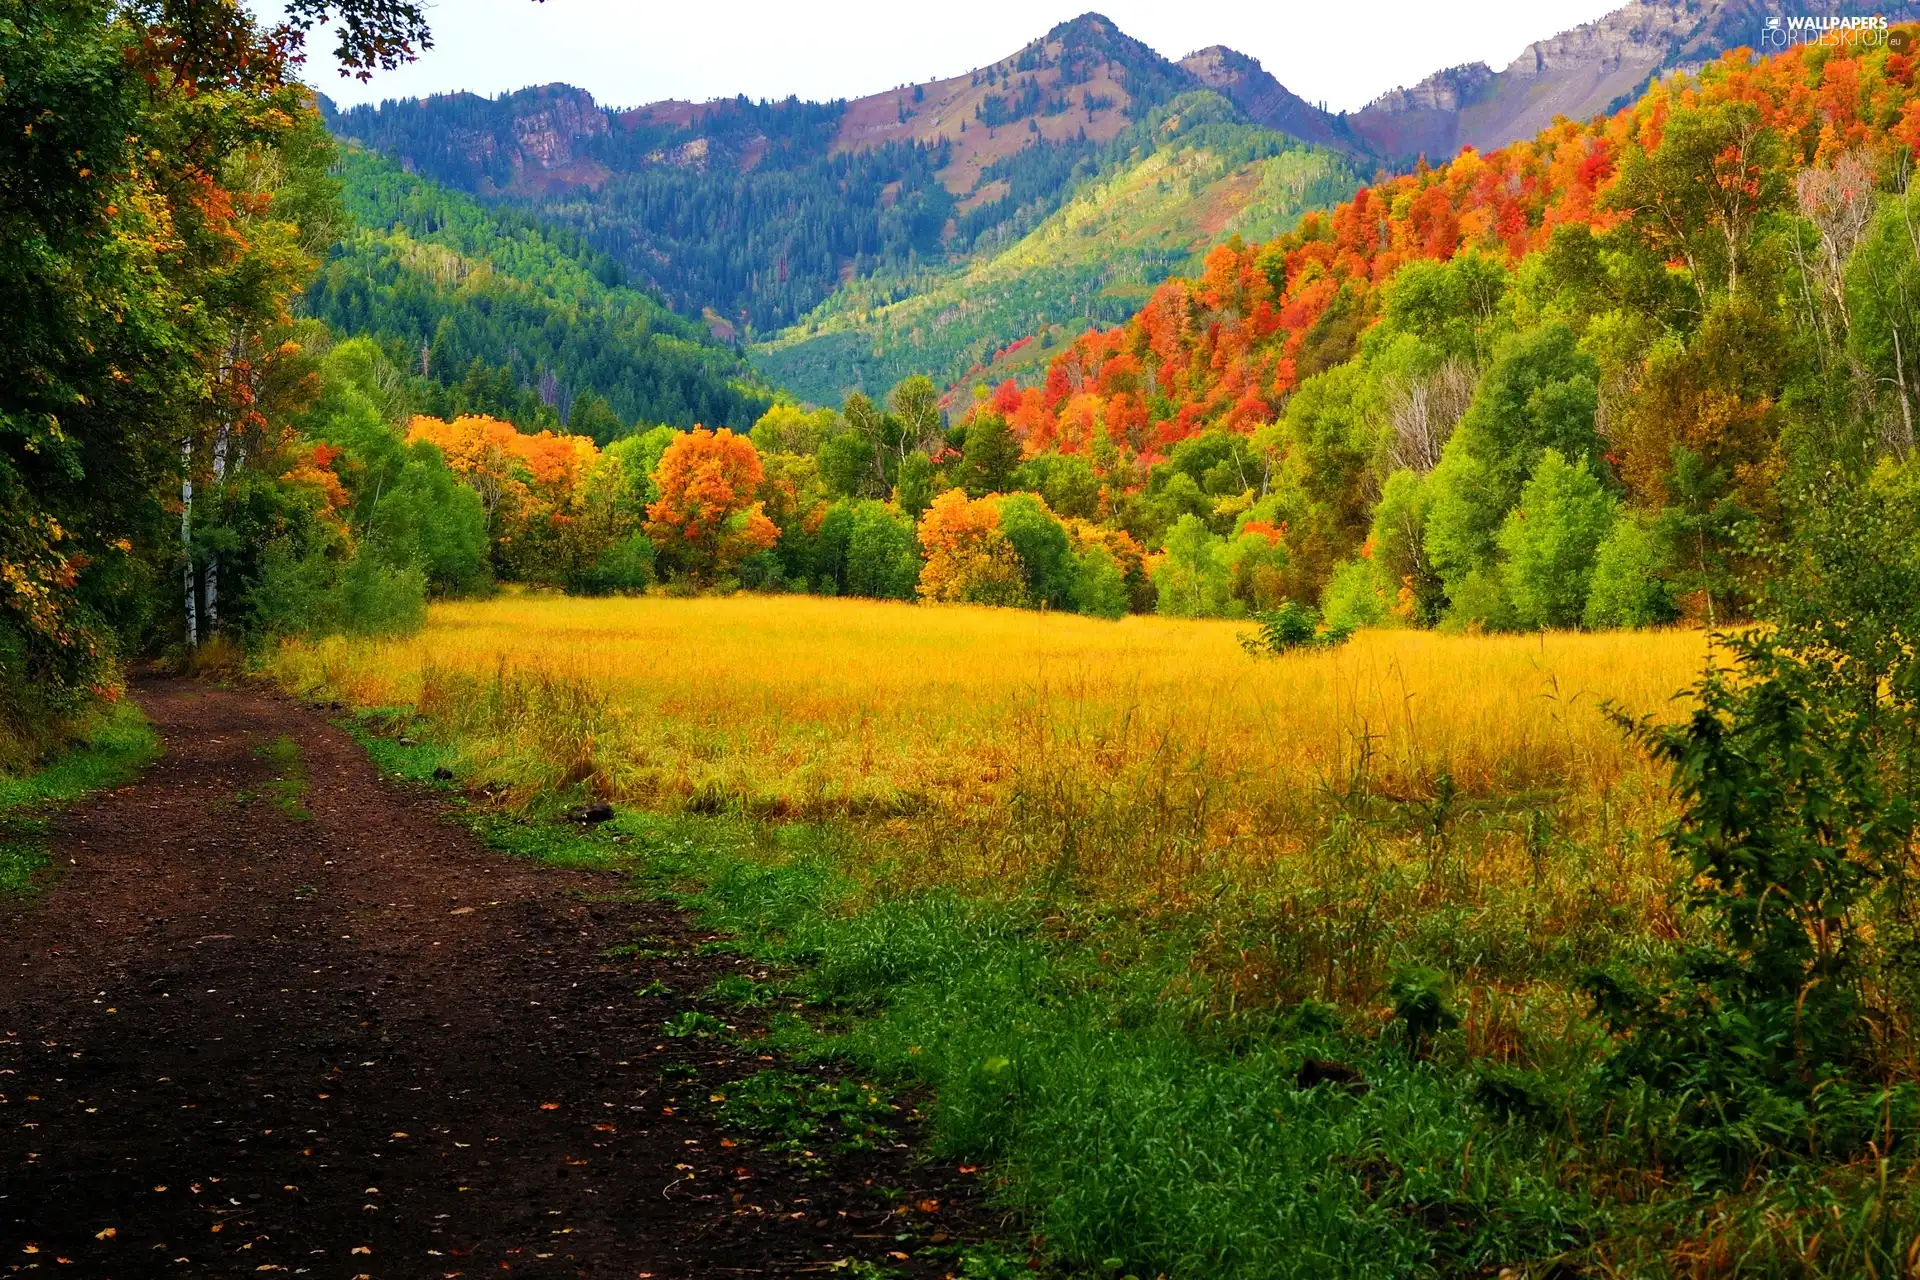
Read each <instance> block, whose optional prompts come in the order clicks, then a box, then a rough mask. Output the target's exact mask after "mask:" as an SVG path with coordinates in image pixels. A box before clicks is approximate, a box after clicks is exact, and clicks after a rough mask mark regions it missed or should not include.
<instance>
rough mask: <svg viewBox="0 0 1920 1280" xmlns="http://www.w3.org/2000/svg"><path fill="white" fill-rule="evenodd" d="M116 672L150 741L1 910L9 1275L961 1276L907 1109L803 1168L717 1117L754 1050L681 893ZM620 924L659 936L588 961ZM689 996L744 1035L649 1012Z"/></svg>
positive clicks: (345, 750)
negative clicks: (570, 857) (131, 688)
mask: <svg viewBox="0 0 1920 1280" xmlns="http://www.w3.org/2000/svg"><path fill="white" fill-rule="evenodd" d="M138 693H139V697H140V701H141V703H142V705H143V706H144V707H145V709H146V711H147V713H148V714H149V716H150V717H151V718H152V720H153V722H154V725H155V727H156V728H157V729H158V730H159V732H160V733H161V734H162V736H163V738H164V740H165V744H166V753H165V755H164V756H163V757H162V759H161V760H160V761H159V762H158V763H157V764H155V765H154V766H153V767H152V768H151V769H150V770H149V771H148V773H147V774H146V776H145V777H143V778H142V779H141V780H139V781H138V782H137V783H135V784H133V785H131V786H128V787H125V788H123V789H121V790H118V791H115V792H112V793H109V794H105V795H101V796H96V797H94V798H93V799H91V800H88V801H86V802H84V803H83V804H82V805H80V806H79V807H78V808H77V809H76V810H75V811H74V812H73V813H71V814H69V815H67V816H66V817H64V818H63V819H61V821H60V823H59V825H58V838H57V842H56V863H57V867H58V873H59V874H58V875H57V877H56V878H55V880H54V881H53V883H52V885H51V887H50V888H49V889H47V890H46V891H45V892H43V893H41V894H39V895H37V896H36V897H35V898H33V899H31V900H29V902H28V904H27V905H25V906H20V905H17V904H16V905H10V906H0V1274H4V1273H16V1272H17V1273H21V1274H54V1275H67V1276H72V1275H97V1276H119V1277H141V1276H165V1275H193V1276H203V1275H226V1274H243V1273H244V1274H247V1275H260V1274H272V1273H274V1272H279V1273H282V1274H289V1275H312V1276H316V1277H339V1278H341V1280H351V1278H352V1277H360V1276H364V1277H374V1278H376V1280H385V1278H387V1277H396V1278H397V1277H412V1276H423V1277H427V1276H431V1277H452V1276H467V1277H474V1276H481V1275H489V1276H492V1275H499V1274H501V1273H503V1272H514V1273H519V1274H523V1275H533V1276H575V1275H579V1276H610V1277H635V1276H648V1275H651V1276H655V1277H659V1278H661V1280H666V1278H668V1277H694V1276H741V1275H748V1276H751V1275H766V1276H788V1275H807V1274H814V1273H825V1274H842V1275H849V1276H852V1275H880V1274H888V1273H887V1272H885V1271H882V1270H879V1268H896V1269H897V1273H898V1274H903V1275H919V1276H938V1275H943V1274H946V1273H947V1272H948V1271H949V1270H951V1269H952V1268H953V1266H954V1264H953V1263H952V1262H951V1260H950V1255H949V1254H948V1250H949V1249H950V1248H951V1246H952V1243H953V1240H954V1239H955V1238H958V1237H962V1236H967V1235H971V1234H973V1233H974V1231H973V1228H975V1227H977V1225H978V1224H979V1222H980V1221H981V1220H982V1217H981V1211H980V1210H979V1208H978V1207H977V1201H976V1199H975V1198H974V1197H973V1196H971V1195H970V1194H969V1188H970V1186H971V1184H972V1182H973V1181H974V1179H972V1178H970V1177H968V1176H967V1175H965V1174H962V1173H960V1172H958V1171H956V1170H955V1169H954V1168H953V1167H952V1166H945V1167H941V1166H933V1165H922V1164H920V1163H919V1162H918V1161H917V1160H916V1158H915V1157H914V1155H913V1152H912V1150H911V1145H912V1141H913V1136H914V1125H913V1122H912V1120H911V1118H910V1116H907V1115H903V1116H902V1122H901V1124H900V1126H899V1137H900V1139H901V1145H897V1146H896V1145H894V1144H893V1143H891V1142H883V1143H881V1144H880V1148H879V1149H878V1150H875V1151H869V1152H855V1153H850V1154H847V1155H844V1156H839V1157H832V1158H826V1153H825V1152H822V1153H820V1155H821V1156H822V1157H823V1158H824V1166H820V1165H815V1167H814V1168H813V1169H812V1170H811V1171H809V1170H807V1169H803V1168H800V1167H797V1166H796V1165H795V1164H794V1163H793V1162H792V1161H791V1159H789V1158H788V1157H785V1156H776V1155H772V1154H768V1153H765V1152H762V1151H761V1150H759V1148H758V1147H757V1146H756V1144H755V1143H753V1142H752V1141H749V1140H746V1139H745V1138H744V1137H743V1135H741V1134H740V1133H739V1132H737V1131H729V1130H726V1129H723V1128H721V1127H719V1126H718V1125H717V1124H716V1123H715V1122H714V1120H713V1118H712V1115H713V1110H714V1108H713V1106H712V1105H711V1099H712V1097H713V1095H714V1094H722V1093H724V1091H725V1090H726V1089H727V1088H728V1087H730V1085H731V1084H732V1083H733V1082H735V1081H737V1080H739V1079H740V1078H741V1077H743V1076H746V1075H749V1074H752V1073H754V1072H757V1071H761V1070H764V1069H767V1068H768V1067H769V1066H771V1065H773V1064H772V1062H771V1060H770V1059H769V1058H766V1057H763V1055H762V1053H761V1051H760V1049H759V1047H758V1046H757V1045H756V1044H755V1042H754V1039H753V1036H754V1033H755V1030H756V1028H755V1026H754V1025H753V1023H752V1021H751V1019H744V1018H742V1017H740V1016H738V1015H737V1014H735V1013H731V1012H728V1011H726V1010H723V1009H720V1008H717V1007H715V1006H711V1005H706V1004H702V1003H700V1002H699V1001H698V1000H697V997H698V996H699V994H700V993H701V992H703V991H704V990H705V989H706V988H707V987H708V986H709V985H710V984H711V983H712V981H713V980H714V979H715V978H717V977H719V976H721V975H723V974H726V973H730V972H735V971H737V970H738V969H739V968H740V967H741V966H744V965H745V964H746V962H744V961H741V960H739V959H737V958H733V957H728V956H710V955H699V954H697V951H696V948H695V947H694V946H693V945H692V944H693V943H694V942H696V941H697V940H699V939H702V938H705V937H707V936H709V935H705V934H701V933H699V932H698V931H697V930H694V929H692V927H691V926H690V924H689V922H688V921H687V920H686V919H685V918H684V917H683V916H681V915H680V914H678V913H677V912H675V911H673V910H672V909H670V908H669V907H667V906H665V905H662V904H658V903H653V902H647V901H626V900H608V899H610V898H615V897H616V896H617V895H619V894H620V892H621V890H622V889H623V887H624V885H623V882H621V881H620V880H618V879H617V878H614V877H606V876H593V875H588V874H584V873H575V872H566V871H556V870H552V869H547V868H541V867H538V866H535V865H532V864H529V863H526V862H522V861H517V860H514V859H511V858H507V857H505V856H503V855H500V854H497V853H493V852H490V851H488V850H486V849H484V848H482V847H480V846H479V845H477V844H476V843H475V842H474V841H473V840H472V839H471V837H469V836H468V835H467V834H466V833H465V832H464V831H462V830H460V829H459V828H457V827H455V826H452V825H449V824H448V823H447V822H445V821H444V820H443V815H442V812H441V808H440V802H439V801H438V800H436V799H435V798H434V797H433V796H431V795H429V794H425V793H418V792H413V791H409V790H406V789H403V788H398V787H395V786H391V785H389V784H387V783H385V782H383V781H382V780H381V779H380V778H379V777H378V775H377V774H376V772H375V770H374V769H373V767H372V766H371V765H370V764H369V763H368V761H367V760H366V758H365V756H364V755H363V754H362V753H361V752H360V750H359V749H358V748H357V747H356V746H355V745H354V744H353V742H352V741H351V739H349V738H348V737H347V736H346V735H345V734H344V733H342V732H341V731H339V730H338V729H336V728H334V727H332V726H330V725H329V724H327V723H326V722H325V721H324V720H323V719H322V718H321V717H319V716H317V715H316V714H314V713H313V712H311V711H309V710H307V709H305V708H303V707H301V706H299V705H298V704H296V703H294V702H291V701H289V700H285V699H281V698H277V697H274V696H271V695H267V694H262V693H255V692H246V691H236V690H230V689H220V688H214V687H211V686H207V685H201V684H193V683H188V682H183V681H157V682H152V683H148V684H145V685H143V686H141V687H140V688H139V690H138ZM296 748H297V750H296ZM289 777H291V778H292V781H286V780H285V779H287V778H289ZM276 778H279V779H282V780H283V781H281V782H280V783H278V784H276V782H275V779H276ZM636 927H637V928H638V930H639V932H640V933H641V934H643V935H648V936H651V937H653V938H656V939H668V940H678V941H679V942H681V943H682V944H683V945H679V946H672V945H669V946H668V947H666V948H665V949H666V950H668V951H669V952H671V954H670V955H667V956H660V957H655V958H651V959H634V960H625V959H619V960H616V959H609V958H607V957H606V956H605V954H604V953H605V952H606V951H607V949H608V948H610V947H613V946H616V945H618V944H621V943H626V942H629V941H631V940H632V939H633V938H634V936H635V930H636ZM655 983H661V984H665V985H666V986H668V987H670V988H671V994H650V995H649V994H641V991H642V990H643V989H645V988H648V987H649V985H650V984H655ZM654 990H656V991H658V987H655V988H654ZM689 1008H698V1009H701V1010H704V1011H706V1012H709V1013H713V1014H724V1016H726V1018H727V1020H728V1021H730V1022H732V1023H734V1024H735V1026H736V1028H737V1034H736V1035H733V1036H730V1037H719V1038H713V1039H699V1038H696V1037H685V1038H672V1037H667V1036H664V1035H663V1034H662V1032H661V1028H662V1025H663V1022H664V1021H665V1020H667V1019H669V1018H672V1017H674V1016H675V1015H676V1014H677V1013H682V1012H684V1011H685V1010H687V1009H689ZM782 1065H785V1064H782ZM969 1172H970V1171H969ZM849 1259H854V1260H859V1265H857V1266H856V1265H854V1264H853V1263H851V1262H849V1261H848V1260H849ZM870 1268H872V1269H870Z"/></svg>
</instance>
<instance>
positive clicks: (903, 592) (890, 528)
mask: <svg viewBox="0 0 1920 1280" xmlns="http://www.w3.org/2000/svg"><path fill="white" fill-rule="evenodd" d="M919 580H920V543H919V540H918V539H917V538H915V537H914V529H913V522H912V521H911V520H910V519H908V518H907V517H906V516H904V515H902V514H901V513H900V512H898V511H896V510H894V509H893V508H891V507H889V506H888V505H887V504H886V503H884V502H874V501H866V502H861V503H857V504H855V505H854V507H853V510H852V518H851V520H850V521H849V523H848V527H847V540H846V577H845V591H846V594H847V595H851V596H870V597H873V598H875V599H880V600H911V599H913V594H914V587H915V585H916V584H917V583H918V582H919Z"/></svg>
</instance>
